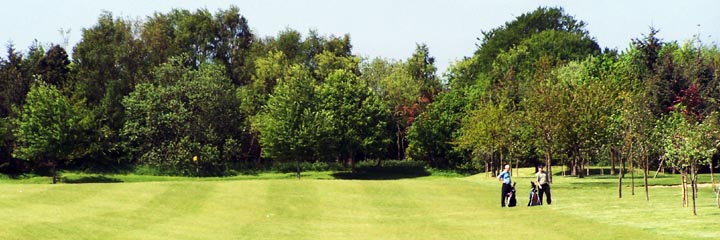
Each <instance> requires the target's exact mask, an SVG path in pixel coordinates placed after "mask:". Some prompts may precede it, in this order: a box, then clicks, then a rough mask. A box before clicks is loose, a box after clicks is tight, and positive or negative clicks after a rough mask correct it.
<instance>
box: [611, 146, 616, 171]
mask: <svg viewBox="0 0 720 240" xmlns="http://www.w3.org/2000/svg"><path fill="white" fill-rule="evenodd" d="M616 157H617V156H616V154H615V150H613V148H610V175H615V159H616Z"/></svg>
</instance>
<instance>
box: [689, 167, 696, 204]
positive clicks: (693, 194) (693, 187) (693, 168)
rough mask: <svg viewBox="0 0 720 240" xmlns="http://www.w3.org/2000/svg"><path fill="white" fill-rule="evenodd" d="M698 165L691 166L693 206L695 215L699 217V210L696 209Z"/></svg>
mask: <svg viewBox="0 0 720 240" xmlns="http://www.w3.org/2000/svg"><path fill="white" fill-rule="evenodd" d="M696 165H697V164H695V163H692V164H690V166H691V167H690V171H691V172H690V187H691V188H692V205H693V215H695V216H697V208H696V207H695V199H696V198H697V169H696V168H697V166H696Z"/></svg>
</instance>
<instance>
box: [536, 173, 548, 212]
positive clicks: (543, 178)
mask: <svg viewBox="0 0 720 240" xmlns="http://www.w3.org/2000/svg"><path fill="white" fill-rule="evenodd" d="M537 169H538V171H537V173H535V186H537V187H538V193H539V195H540V204H542V200H543V195H544V194H547V204H548V205H550V204H552V198H551V196H550V183H548V181H547V174H545V172H543V166H538V168H537Z"/></svg>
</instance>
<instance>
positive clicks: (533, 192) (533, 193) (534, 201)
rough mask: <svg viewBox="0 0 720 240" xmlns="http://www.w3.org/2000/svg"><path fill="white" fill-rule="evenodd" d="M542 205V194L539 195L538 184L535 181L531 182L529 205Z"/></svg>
mask: <svg viewBox="0 0 720 240" xmlns="http://www.w3.org/2000/svg"><path fill="white" fill-rule="evenodd" d="M537 205H542V202H541V201H540V196H539V195H538V186H535V183H534V182H530V201H528V207H532V206H537Z"/></svg>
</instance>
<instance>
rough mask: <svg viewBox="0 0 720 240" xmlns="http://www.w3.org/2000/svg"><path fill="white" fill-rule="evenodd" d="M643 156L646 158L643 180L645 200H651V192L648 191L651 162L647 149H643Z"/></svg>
mask: <svg viewBox="0 0 720 240" xmlns="http://www.w3.org/2000/svg"><path fill="white" fill-rule="evenodd" d="M643 158H644V159H645V171H643V180H644V181H645V201H650V193H649V191H648V190H649V189H648V174H649V173H650V163H649V161H648V156H647V149H643Z"/></svg>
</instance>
